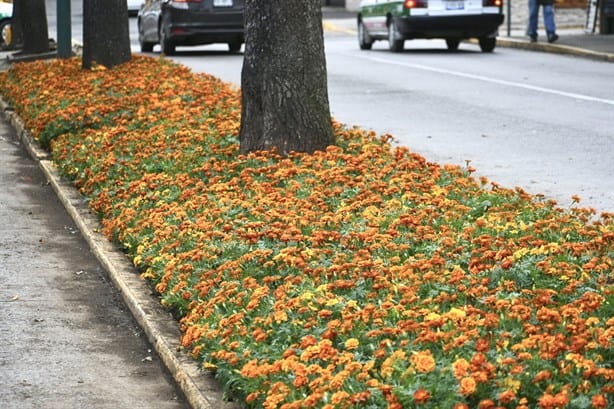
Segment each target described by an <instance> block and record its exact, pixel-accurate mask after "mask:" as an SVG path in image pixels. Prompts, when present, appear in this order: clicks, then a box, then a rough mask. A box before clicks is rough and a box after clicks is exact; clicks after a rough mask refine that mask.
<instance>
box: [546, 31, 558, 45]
mask: <svg viewBox="0 0 614 409" xmlns="http://www.w3.org/2000/svg"><path fill="white" fill-rule="evenodd" d="M558 39H559V36H558V35H557V34H555V33H552V34H548V42H549V43H554V42H555V41H556V40H558Z"/></svg>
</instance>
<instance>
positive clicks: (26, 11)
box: [16, 0, 49, 54]
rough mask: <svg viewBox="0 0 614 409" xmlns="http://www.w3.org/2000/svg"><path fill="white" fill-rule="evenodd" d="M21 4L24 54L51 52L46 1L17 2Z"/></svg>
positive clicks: (28, 0)
mask: <svg viewBox="0 0 614 409" xmlns="http://www.w3.org/2000/svg"><path fill="white" fill-rule="evenodd" d="M16 3H21V4H19V5H18V6H17V7H20V10H19V12H20V13H21V16H20V17H21V19H20V23H21V24H20V29H21V35H22V36H23V48H22V53H23V54H41V53H46V52H47V51H49V31H48V28H47V9H46V8H45V0H25V1H24V0H17V1H16Z"/></svg>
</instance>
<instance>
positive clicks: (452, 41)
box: [446, 38, 460, 51]
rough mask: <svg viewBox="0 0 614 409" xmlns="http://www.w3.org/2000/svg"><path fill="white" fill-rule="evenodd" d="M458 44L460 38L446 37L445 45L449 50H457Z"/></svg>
mask: <svg viewBox="0 0 614 409" xmlns="http://www.w3.org/2000/svg"><path fill="white" fill-rule="evenodd" d="M459 44H460V40H459V39H458V38H446V45H447V46H448V50H450V51H456V50H458V45H459Z"/></svg>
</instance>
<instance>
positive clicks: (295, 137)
mask: <svg viewBox="0 0 614 409" xmlns="http://www.w3.org/2000/svg"><path fill="white" fill-rule="evenodd" d="M321 6H322V4H321V0H267V1H262V0H246V2H245V38H246V43H245V55H244V60H243V69H242V72H241V88H242V113H241V131H240V140H241V152H242V153H247V152H251V151H255V150H272V149H275V148H276V149H277V150H278V152H279V153H280V154H282V155H287V154H288V153H290V152H291V151H297V152H308V153H313V152H314V151H317V150H324V149H325V148H326V147H327V146H329V145H332V144H334V134H333V128H332V124H331V117H330V108H329V103H328V88H327V79H326V57H325V55H324V36H323V32H322V10H321Z"/></svg>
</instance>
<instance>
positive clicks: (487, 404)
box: [478, 399, 496, 409]
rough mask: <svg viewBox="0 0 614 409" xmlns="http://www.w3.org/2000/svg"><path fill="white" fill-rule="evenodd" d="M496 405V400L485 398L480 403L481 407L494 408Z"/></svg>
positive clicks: (483, 408)
mask: <svg viewBox="0 0 614 409" xmlns="http://www.w3.org/2000/svg"><path fill="white" fill-rule="evenodd" d="M495 406H496V405H495V402H493V401H492V400H491V399H484V400H482V401H480V403H479V404H478V408H479V409H492V408H494V407H495Z"/></svg>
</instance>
